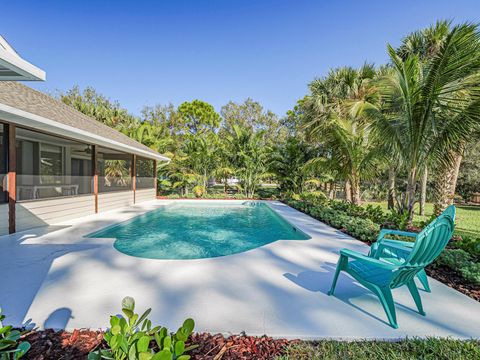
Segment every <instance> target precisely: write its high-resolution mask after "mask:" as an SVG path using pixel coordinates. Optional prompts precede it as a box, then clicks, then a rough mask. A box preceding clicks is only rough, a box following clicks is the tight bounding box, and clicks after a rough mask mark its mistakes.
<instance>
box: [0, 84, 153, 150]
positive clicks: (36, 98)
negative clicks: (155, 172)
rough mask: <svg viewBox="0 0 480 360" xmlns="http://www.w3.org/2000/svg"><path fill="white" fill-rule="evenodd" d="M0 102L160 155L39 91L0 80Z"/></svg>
mask: <svg viewBox="0 0 480 360" xmlns="http://www.w3.org/2000/svg"><path fill="white" fill-rule="evenodd" d="M0 103H2V104H5V105H8V106H11V107H14V108H17V109H20V110H23V111H26V112H29V113H32V114H35V115H39V116H42V117H44V118H47V119H49V120H53V121H56V122H58V123H60V124H63V125H68V126H71V127H74V128H77V129H80V130H84V131H87V132H89V133H92V134H96V135H99V136H101V137H104V138H106V139H110V140H113V141H116V142H119V143H121V144H124V145H128V146H131V147H134V148H136V149H139V150H142V151H147V152H149V153H151V154H152V155H156V156H158V155H160V154H158V153H157V152H156V151H154V150H152V149H150V148H149V147H147V146H145V145H143V144H140V143H139V142H137V141H135V140H133V139H131V138H129V137H128V136H126V135H124V134H122V133H120V132H118V131H116V130H114V129H112V128H110V127H108V126H107V125H104V124H102V123H100V122H99V121H97V120H95V119H93V118H91V117H89V116H87V115H85V114H83V113H81V112H79V111H77V110H75V109H74V108H72V107H70V106H68V105H66V104H64V103H62V102H61V101H59V100H56V99H54V98H52V97H51V96H48V95H46V94H44V93H42V92H40V91H37V90H34V89H32V88H30V87H28V86H25V85H23V84H20V83H18V82H14V81H0Z"/></svg>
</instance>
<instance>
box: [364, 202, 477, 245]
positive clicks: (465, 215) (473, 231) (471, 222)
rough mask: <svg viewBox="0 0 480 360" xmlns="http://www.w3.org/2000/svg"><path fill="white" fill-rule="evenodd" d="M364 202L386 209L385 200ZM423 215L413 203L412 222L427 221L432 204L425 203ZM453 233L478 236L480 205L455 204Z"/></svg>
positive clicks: (430, 214)
mask: <svg viewBox="0 0 480 360" xmlns="http://www.w3.org/2000/svg"><path fill="white" fill-rule="evenodd" d="M365 204H372V205H379V206H381V207H382V209H384V210H385V211H387V202H386V201H384V202H369V203H365ZM425 212H426V214H425V216H420V215H418V204H416V205H415V213H416V215H415V217H414V222H420V221H428V219H429V218H430V217H431V216H432V214H433V204H431V203H427V205H426V208H425ZM456 224H457V225H456V228H455V234H458V235H460V236H462V235H463V236H469V237H474V238H480V206H466V205H457V220H456Z"/></svg>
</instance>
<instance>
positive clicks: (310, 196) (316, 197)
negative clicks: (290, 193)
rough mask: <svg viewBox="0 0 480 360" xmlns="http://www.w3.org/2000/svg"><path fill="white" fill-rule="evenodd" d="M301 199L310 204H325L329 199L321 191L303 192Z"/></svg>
mask: <svg viewBox="0 0 480 360" xmlns="http://www.w3.org/2000/svg"><path fill="white" fill-rule="evenodd" d="M300 199H301V200H304V201H307V202H310V203H312V204H318V203H323V202H325V201H327V197H326V196H325V194H324V193H323V192H321V191H310V192H308V191H306V192H302V193H301V194H300Z"/></svg>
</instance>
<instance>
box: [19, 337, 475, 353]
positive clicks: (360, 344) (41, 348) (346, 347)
mask: <svg viewBox="0 0 480 360" xmlns="http://www.w3.org/2000/svg"><path fill="white" fill-rule="evenodd" d="M102 338H103V332H101V331H92V330H75V331H73V332H67V331H53V330H44V331H31V332H28V333H26V334H25V335H24V336H23V339H24V340H27V341H29V342H30V343H31V345H32V347H31V349H30V351H29V352H28V353H27V354H26V355H25V356H24V357H22V359H27V360H28V359H30V360H60V359H61V360H85V359H87V356H88V353H89V352H90V351H91V350H93V349H96V348H98V347H101V346H105V343H104V342H103V340H102ZM190 342H191V343H195V344H198V345H199V347H198V348H197V349H194V350H192V351H191V352H190V355H191V359H192V360H221V359H224V360H267V359H277V360H287V359H288V360H294V359H295V360H302V359H305V360H307V359H308V360H310V359H367V358H371V359H375V358H381V359H419V358H431V359H475V358H479V356H480V342H479V341H475V340H472V341H459V340H450V339H427V340H419V339H409V340H404V341H400V342H383V341H356V342H339V341H333V340H325V341H320V342H309V341H299V340H290V341H288V340H285V339H272V338H270V337H266V336H262V337H254V336H247V335H234V336H230V337H228V338H225V337H224V336H222V335H221V334H216V335H212V334H208V333H200V334H193V335H192V336H191V337H190Z"/></svg>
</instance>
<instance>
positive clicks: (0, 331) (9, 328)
mask: <svg viewBox="0 0 480 360" xmlns="http://www.w3.org/2000/svg"><path fill="white" fill-rule="evenodd" d="M11 329H12V325H7V326H4V327H2V328H1V329H0V335H2V334H5V333H7V332H9V331H10V330H11Z"/></svg>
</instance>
